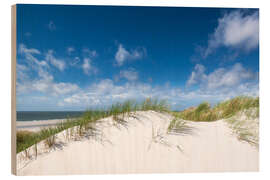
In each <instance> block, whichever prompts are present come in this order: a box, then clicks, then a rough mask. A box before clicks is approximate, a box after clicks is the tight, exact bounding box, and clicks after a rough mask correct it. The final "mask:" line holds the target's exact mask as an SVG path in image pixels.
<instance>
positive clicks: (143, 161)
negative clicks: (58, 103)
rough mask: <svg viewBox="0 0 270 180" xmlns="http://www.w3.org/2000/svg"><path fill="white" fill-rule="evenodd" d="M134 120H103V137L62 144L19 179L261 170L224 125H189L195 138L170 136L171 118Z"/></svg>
mask: <svg viewBox="0 0 270 180" xmlns="http://www.w3.org/2000/svg"><path fill="white" fill-rule="evenodd" d="M136 117H137V118H131V117H130V118H129V120H128V121H129V124H128V126H127V127H124V126H119V125H118V126H115V125H113V121H112V119H111V118H105V119H103V120H101V121H100V123H98V125H97V126H98V129H100V130H101V131H102V136H100V137H101V138H98V137H99V136H96V137H89V139H86V138H84V139H81V140H77V141H70V142H68V143H63V144H65V145H63V146H64V147H61V148H57V147H56V148H55V150H53V151H51V152H50V153H45V154H43V155H39V156H38V157H37V159H35V160H33V161H31V162H30V163H28V164H27V165H25V166H23V167H20V168H19V169H18V175H55V174H106V173H178V172H224V171H258V166H259V165H258V163H259V154H258V149H256V148H254V147H252V146H251V145H249V144H247V143H245V142H241V141H238V140H237V138H236V137H235V136H234V135H233V134H232V132H231V129H230V128H228V126H227V125H226V124H225V122H224V121H222V120H219V121H216V122H189V125H190V126H191V127H192V133H191V134H188V135H184V136H180V135H170V134H167V127H168V124H169V122H170V120H171V119H172V117H171V116H170V115H168V114H161V113H157V112H154V111H147V112H137V113H136ZM97 138H98V139H99V140H97ZM57 139H58V141H61V140H63V139H64V138H63V137H62V135H61V134H59V135H58V136H57ZM63 141H64V140H63Z"/></svg>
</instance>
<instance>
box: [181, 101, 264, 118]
mask: <svg viewBox="0 0 270 180" xmlns="http://www.w3.org/2000/svg"><path fill="white" fill-rule="evenodd" d="M249 108H257V109H259V97H256V98H253V97H246V96H239V97H236V98H233V99H231V100H227V101H224V102H221V103H219V104H217V105H216V106H214V107H213V108H211V107H210V104H209V103H207V102H204V103H201V104H200V105H199V106H198V107H196V108H189V109H186V110H184V111H182V112H179V113H178V114H179V116H180V118H182V119H185V120H190V121H205V122H210V121H216V120H218V119H225V118H230V117H232V116H234V115H235V114H236V113H237V112H240V111H242V110H245V109H249ZM256 114H257V116H259V110H257V113H256Z"/></svg>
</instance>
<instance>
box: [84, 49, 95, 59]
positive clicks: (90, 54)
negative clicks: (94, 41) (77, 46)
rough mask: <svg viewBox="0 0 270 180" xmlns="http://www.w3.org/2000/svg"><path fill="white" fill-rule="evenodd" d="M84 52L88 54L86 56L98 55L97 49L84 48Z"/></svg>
mask: <svg viewBox="0 0 270 180" xmlns="http://www.w3.org/2000/svg"><path fill="white" fill-rule="evenodd" d="M82 52H83V54H84V56H86V57H90V58H94V57H97V56H98V53H97V51H96V50H90V49H88V48H83V49H82Z"/></svg>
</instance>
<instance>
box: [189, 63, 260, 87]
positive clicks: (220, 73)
mask: <svg viewBox="0 0 270 180" xmlns="http://www.w3.org/2000/svg"><path fill="white" fill-rule="evenodd" d="M255 79H256V73H254V72H251V71H249V70H247V69H245V68H244V67H243V66H242V64H240V63H236V64H234V65H233V66H232V67H231V68H230V69H229V68H227V69H225V68H218V69H216V70H214V71H213V72H212V73H209V74H206V73H205V67H204V66H203V65H201V64H197V65H196V66H195V68H194V71H192V73H191V75H190V77H189V79H188V81H187V85H188V86H190V85H194V84H199V85H200V86H201V87H203V88H206V89H217V88H234V87H236V86H238V85H241V83H243V82H246V81H254V80H255Z"/></svg>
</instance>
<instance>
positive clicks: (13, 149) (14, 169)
mask: <svg viewBox="0 0 270 180" xmlns="http://www.w3.org/2000/svg"><path fill="white" fill-rule="evenodd" d="M16 9H17V8H16V5H13V6H12V7H11V173H12V174H14V175H16V174H17V167H16V40H17V35H16V16H17V15H16Z"/></svg>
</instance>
